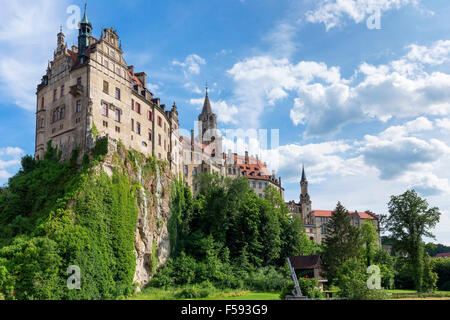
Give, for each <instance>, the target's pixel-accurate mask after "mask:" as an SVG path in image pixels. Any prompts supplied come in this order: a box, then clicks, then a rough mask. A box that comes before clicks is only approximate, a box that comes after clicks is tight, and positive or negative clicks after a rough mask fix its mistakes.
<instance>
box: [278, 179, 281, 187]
mask: <svg viewBox="0 0 450 320" xmlns="http://www.w3.org/2000/svg"><path fill="white" fill-rule="evenodd" d="M278 181H279V182H280V188H281V177H279V178H278Z"/></svg>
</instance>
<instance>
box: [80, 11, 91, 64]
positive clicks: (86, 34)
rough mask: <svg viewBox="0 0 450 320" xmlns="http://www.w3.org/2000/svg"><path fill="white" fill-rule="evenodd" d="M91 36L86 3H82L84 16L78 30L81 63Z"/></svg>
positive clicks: (84, 57)
mask: <svg viewBox="0 0 450 320" xmlns="http://www.w3.org/2000/svg"><path fill="white" fill-rule="evenodd" d="M91 36H92V25H91V23H90V22H89V21H88V19H87V14H86V5H84V16H83V19H82V20H81V21H80V24H79V31H78V55H79V57H80V62H81V63H83V62H84V61H85V59H86V57H87V56H86V49H87V48H88V47H89V38H90V37H91Z"/></svg>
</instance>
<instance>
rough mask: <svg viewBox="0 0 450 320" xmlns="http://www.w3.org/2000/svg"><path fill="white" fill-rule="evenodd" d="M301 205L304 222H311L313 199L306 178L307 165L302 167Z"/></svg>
mask: <svg viewBox="0 0 450 320" xmlns="http://www.w3.org/2000/svg"><path fill="white" fill-rule="evenodd" d="M300 189H301V193H300V207H301V210H302V212H301V216H302V220H303V223H305V224H311V223H312V221H310V220H311V199H310V197H309V193H308V180H307V179H306V174H305V166H303V168H302V180H301V181H300Z"/></svg>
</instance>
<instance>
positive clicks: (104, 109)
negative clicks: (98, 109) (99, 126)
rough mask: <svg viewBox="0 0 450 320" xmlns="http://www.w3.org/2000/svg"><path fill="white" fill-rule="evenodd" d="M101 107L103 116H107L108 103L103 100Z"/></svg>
mask: <svg viewBox="0 0 450 320" xmlns="http://www.w3.org/2000/svg"><path fill="white" fill-rule="evenodd" d="M102 108H103V115H104V116H105V117H107V116H108V109H109V108H108V104H107V103H106V102H103V103H102Z"/></svg>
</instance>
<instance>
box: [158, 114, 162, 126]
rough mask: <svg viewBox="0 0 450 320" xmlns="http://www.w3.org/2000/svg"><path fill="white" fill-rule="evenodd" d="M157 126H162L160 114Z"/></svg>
mask: <svg viewBox="0 0 450 320" xmlns="http://www.w3.org/2000/svg"><path fill="white" fill-rule="evenodd" d="M158 126H160V127H161V126H162V119H161V117H160V116H158Z"/></svg>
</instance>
